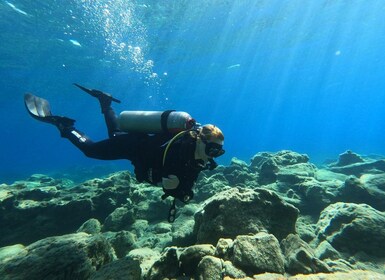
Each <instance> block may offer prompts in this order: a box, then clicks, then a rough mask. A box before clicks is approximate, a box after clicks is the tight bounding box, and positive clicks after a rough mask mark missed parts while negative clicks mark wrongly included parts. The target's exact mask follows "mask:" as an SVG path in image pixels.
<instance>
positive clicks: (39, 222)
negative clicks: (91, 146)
mask: <svg viewBox="0 0 385 280" xmlns="http://www.w3.org/2000/svg"><path fill="white" fill-rule="evenodd" d="M129 179H130V176H129V173H128V172H120V173H116V174H114V175H111V176H110V177H109V178H106V179H103V180H102V179H93V180H89V181H86V182H84V183H83V184H80V185H77V186H72V187H69V186H68V185H66V184H65V181H62V180H51V179H49V178H48V179H47V178H45V177H44V178H41V177H39V180H37V179H36V178H34V179H33V181H22V182H21V181H20V182H17V183H15V184H12V185H10V186H4V185H1V186H0V246H6V245H11V244H17V243H21V244H24V245H28V244H30V243H32V242H35V241H37V240H40V239H43V238H45V237H48V236H57V235H63V234H68V233H73V232H75V231H76V230H78V229H79V227H80V226H82V225H83V224H84V223H85V222H86V221H87V220H89V219H92V218H94V219H98V220H100V221H103V220H104V219H105V218H106V216H107V215H108V214H110V213H111V212H113V211H114V210H115V209H116V208H118V207H120V206H121V205H124V204H126V203H127V198H128V197H129V194H130V186H127V184H128V183H127V182H129ZM31 183H33V184H34V185H33V186H30V184H31ZM53 184H55V185H53ZM26 232H28V234H26Z"/></svg>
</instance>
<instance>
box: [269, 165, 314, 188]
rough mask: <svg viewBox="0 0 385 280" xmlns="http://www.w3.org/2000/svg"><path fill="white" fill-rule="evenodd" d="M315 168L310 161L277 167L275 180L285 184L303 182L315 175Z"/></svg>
mask: <svg viewBox="0 0 385 280" xmlns="http://www.w3.org/2000/svg"><path fill="white" fill-rule="evenodd" d="M316 171H317V168H316V167H315V166H314V165H313V164H311V163H297V164H293V165H288V166H283V167H280V168H279V172H278V173H277V180H278V181H279V182H282V183H287V184H298V183H302V182H305V181H306V180H308V179H309V178H312V177H314V176H315V174H316Z"/></svg>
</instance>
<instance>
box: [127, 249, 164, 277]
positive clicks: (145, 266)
mask: <svg viewBox="0 0 385 280" xmlns="http://www.w3.org/2000/svg"><path fill="white" fill-rule="evenodd" d="M127 258H128V259H131V260H134V261H137V262H139V265H140V268H141V270H142V276H145V275H147V273H148V271H149V270H150V269H151V267H152V266H153V265H154V263H155V262H156V261H157V260H159V259H160V253H159V252H157V251H155V250H152V249H150V248H138V249H134V250H131V251H130V252H129V253H128V254H127Z"/></svg>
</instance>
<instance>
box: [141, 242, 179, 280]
mask: <svg viewBox="0 0 385 280" xmlns="http://www.w3.org/2000/svg"><path fill="white" fill-rule="evenodd" d="M179 255H180V252H178V248H176V247H168V248H166V249H165V250H164V251H163V252H162V255H161V257H160V259H159V260H157V261H155V263H154V264H153V266H152V267H151V268H150V269H149V271H148V273H147V276H146V277H145V278H146V279H148V280H163V279H165V278H176V277H178V276H181V275H182V272H181V269H180V267H179Z"/></svg>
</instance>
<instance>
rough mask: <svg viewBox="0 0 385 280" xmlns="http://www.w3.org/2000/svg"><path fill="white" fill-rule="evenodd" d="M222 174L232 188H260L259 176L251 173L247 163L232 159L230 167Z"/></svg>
mask: <svg viewBox="0 0 385 280" xmlns="http://www.w3.org/2000/svg"><path fill="white" fill-rule="evenodd" d="M222 173H223V175H224V176H225V178H226V180H227V182H228V185H230V186H241V187H246V186H248V187H257V186H258V183H257V182H258V174H257V173H255V172H251V171H250V168H249V166H248V165H247V163H246V162H244V161H242V160H239V159H237V158H232V159H231V163H230V165H229V166H226V167H225V168H224V170H223V172H222ZM222 190H223V189H222Z"/></svg>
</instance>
